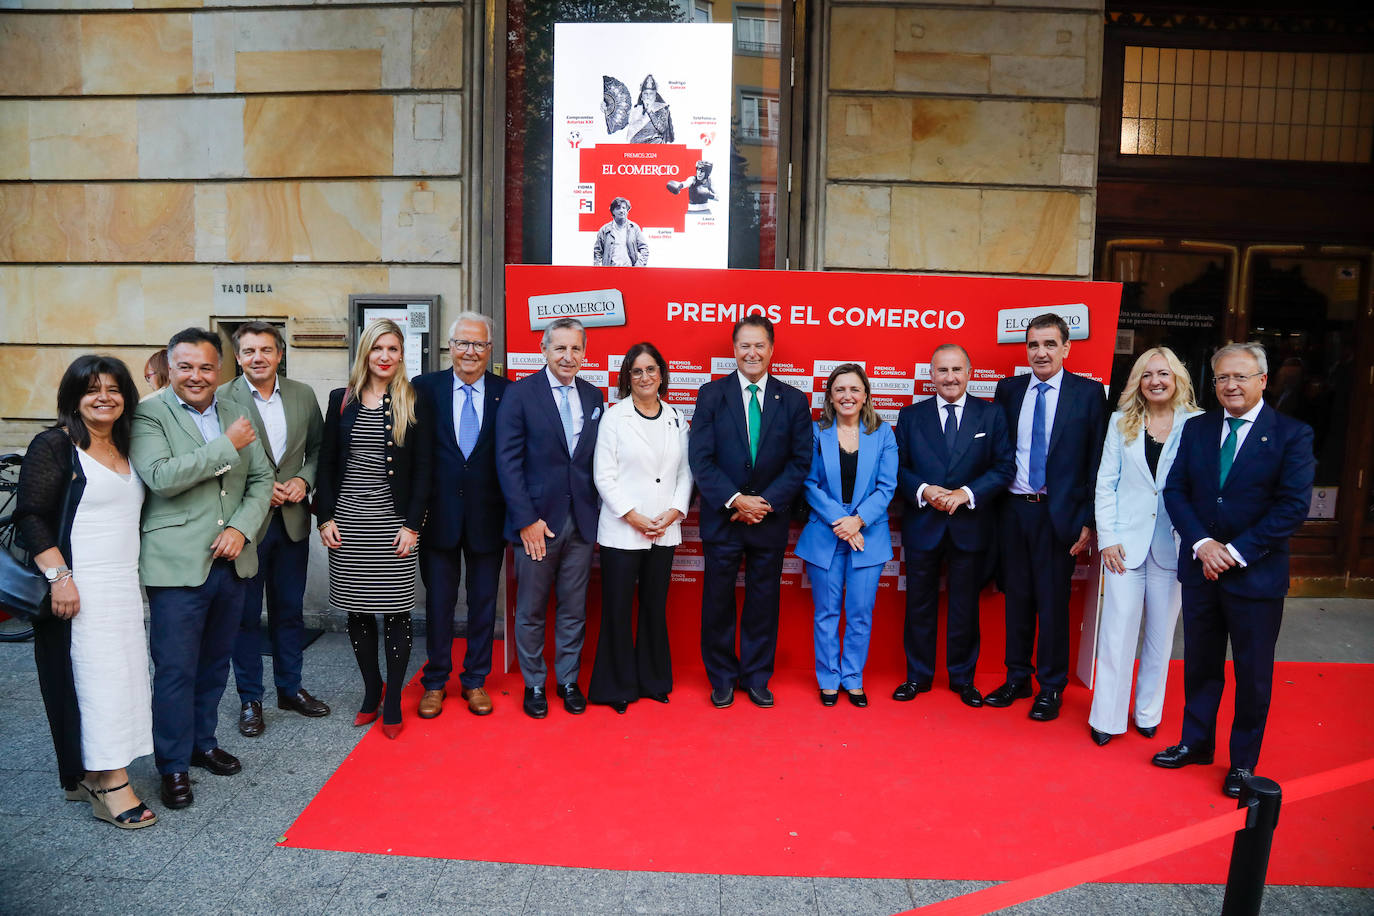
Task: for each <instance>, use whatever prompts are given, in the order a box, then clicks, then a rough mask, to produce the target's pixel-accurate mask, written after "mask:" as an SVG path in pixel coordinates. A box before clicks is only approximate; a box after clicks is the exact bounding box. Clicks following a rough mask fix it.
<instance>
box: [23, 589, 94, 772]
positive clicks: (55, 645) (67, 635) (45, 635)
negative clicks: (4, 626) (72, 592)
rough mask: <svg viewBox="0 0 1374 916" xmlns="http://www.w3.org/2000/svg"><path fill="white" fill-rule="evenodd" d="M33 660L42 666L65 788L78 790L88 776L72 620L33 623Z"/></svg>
mask: <svg viewBox="0 0 1374 916" xmlns="http://www.w3.org/2000/svg"><path fill="white" fill-rule="evenodd" d="M33 662H34V666H35V667H36V668H37V669H38V690H39V693H41V694H42V695H43V708H44V709H45V710H47V713H48V728H49V730H50V731H51V732H52V746H53V750H54V751H56V752H57V776H58V778H59V779H60V780H61V781H62V788H64V789H74V788H76V784H77V783H78V782H80V781H81V780H82V779H83V778H85V776H86V766H85V764H84V763H83V762H82V760H81V708H80V707H79V706H78V705H77V702H76V680H75V679H74V678H73V676H72V622H71V621H70V620H63V619H62V618H61V617H51V616H50V617H45V618H44V619H42V620H39V621H37V622H36V623H34V625H33Z"/></svg>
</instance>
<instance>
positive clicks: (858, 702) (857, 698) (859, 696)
mask: <svg viewBox="0 0 1374 916" xmlns="http://www.w3.org/2000/svg"><path fill="white" fill-rule="evenodd" d="M845 695H846V696H848V697H849V702H850V703H853V704H854V705H855V706H857V707H859V708H860V709H863V708H864V707H865V706H867V705H868V694H866V693H864V692H863V690H862V689H860V690H858V691H854V690H846V691H845Z"/></svg>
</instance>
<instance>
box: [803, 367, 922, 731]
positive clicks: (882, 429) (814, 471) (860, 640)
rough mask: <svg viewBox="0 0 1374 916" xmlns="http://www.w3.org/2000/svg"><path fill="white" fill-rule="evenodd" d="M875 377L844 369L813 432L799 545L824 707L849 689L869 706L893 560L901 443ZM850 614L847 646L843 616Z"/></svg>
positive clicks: (837, 372)
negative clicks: (868, 677)
mask: <svg viewBox="0 0 1374 916" xmlns="http://www.w3.org/2000/svg"><path fill="white" fill-rule="evenodd" d="M868 388H869V385H868V376H867V375H865V374H864V370H863V368H862V367H861V366H859V365H858V364H856V363H845V364H843V365H840V366H836V367H835V369H834V371H832V372H831V373H830V378H829V379H827V380H826V383H825V407H824V408H823V410H822V411H821V418H820V420H818V421H817V422H816V423H814V424H812V427H813V430H814V432H815V439H814V442H815V446H814V451H813V452H812V456H811V473H810V474H808V475H807V477H806V501H807V503H808V504H809V505H810V507H811V517H810V519H809V520H808V521H807V523H806V527H805V528H803V529H802V533H801V536H800V537H799V538H797V548H796V552H797V556H798V557H800V558H801V559H802V560H803V561H805V563H806V574H807V576H808V577H809V578H810V580H811V600H812V602H813V603H814V604H815V606H816V624H815V642H816V683H817V684H818V686H819V687H820V698H821V704H822V705H823V706H834V705H835V704H836V703H837V702H838V701H839V693H840V688H841V687H843V688H844V690H845V695H846V696H847V697H848V698H849V702H850V703H853V704H854V705H855V706H861V707H862V706H867V705H868V695H867V694H865V693H864V680H863V677H864V662H865V661H867V659H868V638H869V634H870V632H871V630H872V625H873V603H874V601H875V599H876V598H877V596H878V578H879V576H881V575H882V572H883V564H884V563H886V562H887V561H888V560H890V559H892V534H891V532H890V531H889V530H888V527H887V507H888V504H889V503H890V502H892V496H893V494H894V493H896V491H897V437H896V436H895V435H893V432H892V427H891V426H889V425H887V424H886V423H884V422H883V421H882V420H881V419H880V418H879V417H878V414H877V413H876V412H875V411H874V409H873V404H872V402H870V400H869V396H868ZM842 607H843V610H844V639H843V644H842V643H841V638H840V635H841V634H840V610H841V608H842Z"/></svg>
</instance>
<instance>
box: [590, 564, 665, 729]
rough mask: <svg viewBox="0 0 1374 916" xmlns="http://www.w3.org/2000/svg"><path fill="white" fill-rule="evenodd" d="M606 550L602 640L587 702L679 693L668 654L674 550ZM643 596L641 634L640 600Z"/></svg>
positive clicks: (613, 701) (593, 668)
mask: <svg viewBox="0 0 1374 916" xmlns="http://www.w3.org/2000/svg"><path fill="white" fill-rule="evenodd" d="M600 550H601V636H600V637H599V638H598V640H597V643H596V663H595V665H593V667H592V682H591V684H590V685H589V686H588V688H587V699H588V700H590V701H591V702H593V703H616V702H625V703H629V702H633V701H635V700H637V699H639V698H640V697H645V696H649V695H650V694H654V693H668V692H669V691H671V690H672V689H673V657H672V653H671V652H669V650H668V583H669V582H670V581H671V580H672V575H673V550H674V548H672V547H659V546H653V547H650V548H649V549H648V550H618V549H616V548H614V547H602V548H600ZM636 593H637V594H638V596H639V626H638V635H636V633H635V629H636V628H635V626H634V599H635V595H636Z"/></svg>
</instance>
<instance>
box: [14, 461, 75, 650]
mask: <svg viewBox="0 0 1374 916" xmlns="http://www.w3.org/2000/svg"><path fill="white" fill-rule="evenodd" d="M73 457H75V451H74V450H73ZM71 503H72V485H71V471H70V470H69V471H68V475H67V486H66V488H65V489H64V490H63V492H62V515H61V519H62V522H61V525H60V529H59V531H58V536H57V542H58V543H59V544H62V543H65V542H66V540H67V537H68V535H69V534H70V533H71V532H70V527H71V526H70V523H69V522H68V519H69V518H70V517H71V515H72V514H73V513H72V509H73V506H72V505H71ZM68 562H70V558H69V559H68ZM0 610H2V611H4V612H5V613H6V614H8V615H10V616H11V617H18V618H20V619H23V620H27V621H29V622H30V623H34V622H37V621H39V620H42V619H44V618H47V617H51V616H52V589H51V586H49V584H48V580H47V578H46V577H44V575H43V574H42V573H41V572H39V571H38V567H37V566H35V565H34V563H33V554H32V553H31V552H30V551H29V550H28V549H27V548H26V547H24V545H23V541H22V539H21V538H20V537H19V526H18V525H16V524H15V521H14V513H13V512H11V513H9V514H7V515H5V516H3V517H0Z"/></svg>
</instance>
